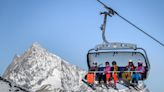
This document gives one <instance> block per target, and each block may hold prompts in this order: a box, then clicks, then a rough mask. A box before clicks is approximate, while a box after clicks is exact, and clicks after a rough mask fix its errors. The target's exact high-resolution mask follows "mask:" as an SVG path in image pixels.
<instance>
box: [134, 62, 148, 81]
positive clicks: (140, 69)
mask: <svg viewBox="0 0 164 92" xmlns="http://www.w3.org/2000/svg"><path fill="white" fill-rule="evenodd" d="M135 71H136V73H134V74H133V75H132V82H133V83H137V84H138V80H141V79H142V75H143V74H144V73H145V68H144V66H143V62H142V61H138V67H137V68H136V69H135Z"/></svg>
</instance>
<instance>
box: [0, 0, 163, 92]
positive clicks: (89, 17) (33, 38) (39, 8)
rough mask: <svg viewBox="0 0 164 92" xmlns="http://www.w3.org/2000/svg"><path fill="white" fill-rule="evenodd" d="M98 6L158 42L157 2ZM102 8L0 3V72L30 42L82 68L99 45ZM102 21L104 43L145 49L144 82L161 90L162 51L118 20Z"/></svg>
mask: <svg viewBox="0 0 164 92" xmlns="http://www.w3.org/2000/svg"><path fill="white" fill-rule="evenodd" d="M103 2H105V3H106V4H107V5H109V6H110V7H112V8H113V9H115V10H116V11H117V12H119V13H120V14H121V15H122V16H124V17H125V18H127V19H129V20H130V21H132V22H133V23H135V24H136V25H138V26H139V27H141V28H142V29H144V30H145V31H146V32H148V33H150V34H151V35H153V36H154V37H156V38H157V39H159V40H160V41H161V42H163V43H164V31H163V29H164V11H163V9H164V1H163V0H103ZM102 10H104V9H103V7H102V6H101V5H100V4H99V3H98V2H96V0H0V74H1V75H2V74H3V72H4V71H5V69H6V68H7V66H8V65H9V64H10V63H11V62H12V58H13V57H14V55H15V54H22V53H23V52H24V51H25V50H26V49H28V48H29V47H30V46H31V44H32V43H33V42H38V43H40V44H41V45H42V46H43V47H44V48H46V49H48V50H49V51H50V52H52V53H55V54H57V55H59V56H61V57H63V58H64V59H66V60H67V61H69V62H70V63H72V64H75V65H77V66H79V67H80V68H84V69H87V65H86V53H87V51H88V50H89V49H90V48H93V47H94V46H95V45H96V44H98V43H102V39H101V31H100V30H99V27H100V25H101V24H102V19H103V17H102V16H100V15H99V12H100V11H102ZM108 19H109V20H108V23H107V32H106V33H107V38H108V40H109V41H112V42H114V41H117V42H129V43H136V44H137V45H138V46H139V47H143V48H145V49H146V50H147V53H148V56H149V60H150V64H151V71H150V76H149V78H148V80H147V81H146V83H147V85H148V87H149V88H150V90H151V92H162V91H163V90H164V88H162V85H163V83H162V82H164V78H163V76H164V71H162V70H163V65H164V57H163V55H164V47H162V46H160V45H159V44H157V43H156V42H154V41H152V40H151V39H150V38H148V37H146V36H145V35H144V34H142V33H140V32H139V31H137V30H136V29H135V28H133V27H132V26H130V25H129V24H127V23H126V22H124V21H123V20H121V19H120V18H119V17H117V16H113V17H112V18H108Z"/></svg>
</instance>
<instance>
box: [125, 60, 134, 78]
mask: <svg viewBox="0 0 164 92" xmlns="http://www.w3.org/2000/svg"><path fill="white" fill-rule="evenodd" d="M134 70H135V67H134V64H133V61H132V60H129V61H128V66H126V71H134ZM132 74H133V73H132V72H126V73H125V79H126V80H128V81H131V78H132Z"/></svg>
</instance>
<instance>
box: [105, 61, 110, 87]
mask: <svg viewBox="0 0 164 92" xmlns="http://www.w3.org/2000/svg"><path fill="white" fill-rule="evenodd" d="M110 71H111V67H110V63H109V62H108V61H107V62H105V69H104V72H105V76H104V77H105V78H104V82H105V83H106V84H110V79H111V73H110Z"/></svg>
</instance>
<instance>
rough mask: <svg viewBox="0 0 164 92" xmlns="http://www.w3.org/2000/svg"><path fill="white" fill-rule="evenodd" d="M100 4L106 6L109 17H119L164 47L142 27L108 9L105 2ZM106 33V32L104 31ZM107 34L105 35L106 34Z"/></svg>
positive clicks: (162, 44) (163, 44)
mask: <svg viewBox="0 0 164 92" xmlns="http://www.w3.org/2000/svg"><path fill="white" fill-rule="evenodd" d="M97 1H98V2H99V3H100V4H102V5H103V6H104V8H106V9H107V10H108V13H109V14H108V15H109V16H111V15H115V14H116V15H117V16H118V17H120V18H121V19H123V20H124V21H126V22H127V23H128V24H130V25H132V26H133V27H135V28H136V29H138V30H139V31H140V32H142V33H143V34H145V35H146V36H148V37H150V38H151V39H152V40H154V41H155V42H157V43H158V44H160V45H161V46H163V47H164V43H162V42H160V41H159V40H157V39H156V38H155V37H153V36H152V35H150V34H148V33H147V32H145V31H144V30H142V29H141V28H140V27H138V26H136V25H135V24H134V23H132V22H131V21H129V20H128V19H126V18H124V17H123V16H121V15H120V14H119V13H117V12H116V11H115V10H113V9H112V8H110V7H108V6H107V5H105V4H104V3H103V2H101V1H100V0H97ZM104 31H105V30H104ZM104 34H105V33H104Z"/></svg>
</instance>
